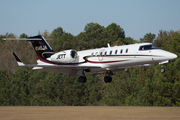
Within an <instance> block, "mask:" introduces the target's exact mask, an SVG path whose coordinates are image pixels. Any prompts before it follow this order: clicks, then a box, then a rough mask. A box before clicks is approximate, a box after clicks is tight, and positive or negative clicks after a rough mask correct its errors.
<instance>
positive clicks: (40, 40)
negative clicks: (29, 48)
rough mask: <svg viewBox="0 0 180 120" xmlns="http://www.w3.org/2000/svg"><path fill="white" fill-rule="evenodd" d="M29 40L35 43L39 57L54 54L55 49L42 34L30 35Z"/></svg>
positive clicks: (35, 49) (34, 46)
mask: <svg viewBox="0 0 180 120" xmlns="http://www.w3.org/2000/svg"><path fill="white" fill-rule="evenodd" d="M27 40H29V41H30V42H31V44H32V45H33V48H34V51H35V52H36V54H37V56H38V58H39V59H46V58H49V57H50V56H51V55H53V54H54V51H53V50H52V48H51V47H50V46H49V44H48V43H47V41H46V40H45V39H44V37H43V36H42V35H37V36H32V37H28V38H27Z"/></svg>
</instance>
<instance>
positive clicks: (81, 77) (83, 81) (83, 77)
mask: <svg viewBox="0 0 180 120" xmlns="http://www.w3.org/2000/svg"><path fill="white" fill-rule="evenodd" d="M86 81H87V78H86V76H80V77H79V82H80V83H85V82H86Z"/></svg>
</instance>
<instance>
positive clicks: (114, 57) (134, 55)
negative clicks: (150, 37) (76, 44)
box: [77, 43, 177, 68]
mask: <svg viewBox="0 0 180 120" xmlns="http://www.w3.org/2000/svg"><path fill="white" fill-rule="evenodd" d="M148 45H152V44H151V43H141V44H132V45H123V46H114V47H106V48H99V49H92V50H84V51H78V52H77V53H78V56H79V62H83V61H84V57H85V58H86V60H87V62H86V63H83V65H84V64H86V65H90V66H91V65H93V66H94V65H97V66H101V67H102V68H111V67H127V66H133V65H143V64H152V63H160V62H163V61H167V60H172V59H175V58H177V55H175V54H173V53H170V52H167V51H164V50H161V49H158V48H156V49H148V50H140V47H141V46H148Z"/></svg>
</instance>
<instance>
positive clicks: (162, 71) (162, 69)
mask: <svg viewBox="0 0 180 120" xmlns="http://www.w3.org/2000/svg"><path fill="white" fill-rule="evenodd" d="M164 72H165V69H164V67H163V65H161V73H164Z"/></svg>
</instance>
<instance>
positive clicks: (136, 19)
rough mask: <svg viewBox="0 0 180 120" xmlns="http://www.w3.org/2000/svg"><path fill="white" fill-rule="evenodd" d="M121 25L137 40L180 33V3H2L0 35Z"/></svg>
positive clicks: (138, 0) (161, 0) (156, 0)
mask: <svg viewBox="0 0 180 120" xmlns="http://www.w3.org/2000/svg"><path fill="white" fill-rule="evenodd" d="M91 22H93V23H98V24H100V25H101V26H104V27H107V26H108V25H110V24H111V23H113V22H114V23H116V24H117V25H120V27H121V28H123V29H124V31H125V36H126V37H131V38H133V39H134V40H139V39H140V38H143V36H144V35H145V34H146V33H153V34H156V36H157V35H158V33H159V30H165V31H170V30H174V31H177V30H180V0H1V1H0V35H4V34H6V33H7V32H8V33H13V34H15V35H16V36H17V37H19V36H20V35H21V34H22V33H25V34H27V35H28V36H33V35H37V34H38V32H39V31H40V32H44V31H45V30H47V31H48V32H50V33H51V32H52V31H53V30H54V29H56V28H58V27H62V28H63V30H64V31H65V32H67V33H71V34H72V35H74V36H76V35H78V34H79V33H81V32H84V28H85V26H86V25H87V24H88V23H91Z"/></svg>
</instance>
